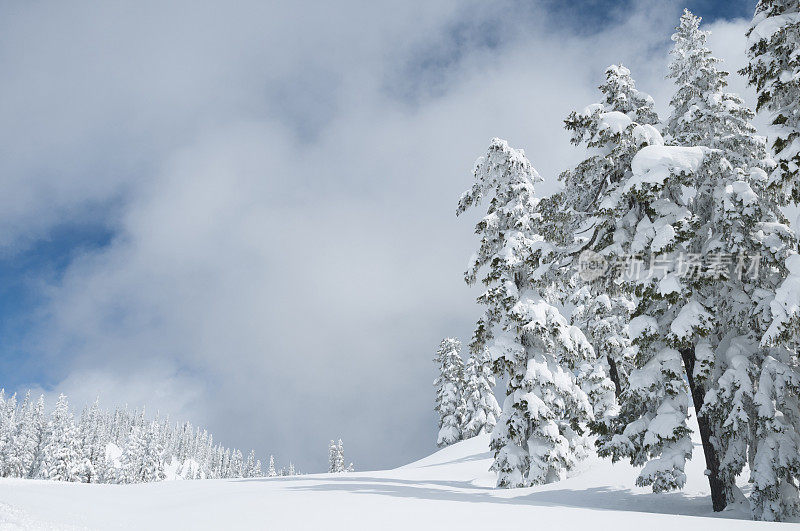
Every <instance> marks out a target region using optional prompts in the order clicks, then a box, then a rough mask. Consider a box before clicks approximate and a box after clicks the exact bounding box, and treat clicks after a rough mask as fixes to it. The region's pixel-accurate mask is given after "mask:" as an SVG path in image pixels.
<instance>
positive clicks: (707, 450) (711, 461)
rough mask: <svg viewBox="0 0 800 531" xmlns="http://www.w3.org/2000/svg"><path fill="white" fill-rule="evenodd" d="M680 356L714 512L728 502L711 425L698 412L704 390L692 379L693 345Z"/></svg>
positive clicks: (702, 400)
mask: <svg viewBox="0 0 800 531" xmlns="http://www.w3.org/2000/svg"><path fill="white" fill-rule="evenodd" d="M681 357H682V358H683V366H684V367H685V368H686V376H687V378H688V380H689V389H690V390H691V392H692V401H693V402H694V412H695V414H696V415H697V425H698V426H699V428H700V440H701V441H702V442H703V453H704V454H705V456H706V470H707V475H708V484H709V485H710V486H711V505H712V506H713V507H714V511H715V512H719V511H721V510H723V509H724V508H725V506H726V505H727V504H728V502H727V497H726V495H725V485H724V484H723V482H722V480H721V479H720V477H719V456H718V455H717V450H716V448H714V445H712V444H711V425H710V424H709V422H708V419H707V418H706V417H705V415H701V414H700V410H701V409H702V407H703V402H704V400H705V397H706V391H705V389H703V386H702V385H699V384H697V383H696V382H695V381H694V363H695V356H694V347H692V348H687V349H682V350H681Z"/></svg>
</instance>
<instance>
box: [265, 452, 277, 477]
mask: <svg viewBox="0 0 800 531" xmlns="http://www.w3.org/2000/svg"><path fill="white" fill-rule="evenodd" d="M277 475H278V474H277V472H275V458H274V457H273V456H271V455H270V456H269V468H268V469H267V477H268V478H274V477H275V476H277Z"/></svg>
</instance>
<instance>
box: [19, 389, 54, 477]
mask: <svg viewBox="0 0 800 531" xmlns="http://www.w3.org/2000/svg"><path fill="white" fill-rule="evenodd" d="M30 423H31V428H30V429H31V430H32V431H33V440H32V442H31V447H32V452H31V453H32V459H31V462H30V465H29V466H28V469H27V470H26V471H25V473H24V475H23V476H22V477H28V478H35V477H39V475H40V470H41V466H42V460H43V459H44V448H45V444H46V442H47V437H48V435H49V433H48V431H47V428H48V427H47V417H46V416H45V414H44V395H39V400H37V401H36V405H35V406H33V408H32V411H31V415H30Z"/></svg>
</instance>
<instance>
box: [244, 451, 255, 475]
mask: <svg viewBox="0 0 800 531" xmlns="http://www.w3.org/2000/svg"><path fill="white" fill-rule="evenodd" d="M255 466H256V451H255V450H250V453H249V454H247V460H246V461H245V462H244V465H242V472H243V473H242V477H245V478H255V477H258V476H257V475H256V474H255V473H254V470H253V469H254V468H255Z"/></svg>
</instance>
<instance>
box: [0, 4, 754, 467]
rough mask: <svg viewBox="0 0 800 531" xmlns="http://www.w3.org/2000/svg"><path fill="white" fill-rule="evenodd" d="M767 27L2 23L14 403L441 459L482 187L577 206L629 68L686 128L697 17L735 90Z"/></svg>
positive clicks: (90, 11) (206, 15)
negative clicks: (522, 170)
mask: <svg viewBox="0 0 800 531" xmlns="http://www.w3.org/2000/svg"><path fill="white" fill-rule="evenodd" d="M754 3H755V2H752V1H739V0H734V1H712V0H698V1H693V2H688V3H679V2H673V1H666V2H663V1H662V2H659V1H650V0H640V1H622V2H611V1H583V2H559V1H556V0H552V1H541V2H515V1H513V0H500V1H497V2H491V3H489V2H481V1H477V0H476V1H472V0H465V1H454V0H440V1H437V2H422V1H419V2H417V1H403V2H382V3H376V2H356V1H343V2H337V3H336V4H335V5H333V3H305V2H269V3H267V2H256V1H253V2H249V1H240V2H236V3H230V2H218V3H215V2H202V3H196V2H182V1H175V2H170V3H162V2H141V1H139V2H114V3H111V2H104V3H95V2H81V1H76V2H70V3H69V5H67V4H65V3H63V2H48V1H42V2H3V3H0V69H2V71H3V72H4V81H3V83H2V84H0V124H2V125H0V146H1V147H0V179H1V180H2V194H0V227H2V230H0V376H1V377H2V378H0V386H2V387H5V388H6V389H7V390H11V391H15V390H16V391H19V390H24V389H27V388H32V389H34V391H37V392H42V393H45V394H47V395H48V396H52V395H55V394H57V393H60V392H65V393H67V394H68V395H69V396H70V399H71V401H72V403H73V404H74V405H76V406H80V405H81V404H83V403H86V402H88V401H93V400H94V398H95V397H97V396H99V397H100V401H101V404H102V405H105V406H107V407H114V406H117V405H123V404H129V405H130V406H131V407H141V406H145V407H146V408H147V410H148V411H149V412H151V413H153V414H155V412H159V414H160V415H162V416H163V415H169V416H170V417H171V418H173V419H175V420H180V421H184V420H189V421H191V422H192V423H194V424H199V425H202V426H205V427H207V428H208V429H209V430H210V431H211V432H212V433H214V436H215V441H217V442H221V443H222V444H225V445H226V446H234V447H238V448H242V449H244V450H245V451H246V450H248V449H249V448H255V449H256V451H257V452H258V453H259V454H260V455H261V456H262V457H263V456H266V455H267V454H275V456H276V459H277V461H278V462H279V463H284V464H285V463H286V462H288V461H289V460H290V459H291V460H292V461H293V462H295V463H296V464H298V465H299V466H300V467H301V468H302V469H303V470H306V471H310V472H314V471H321V470H323V469H324V468H325V467H326V465H327V443H328V440H329V439H332V438H340V437H341V438H342V439H343V440H344V442H345V452H346V454H347V457H348V459H349V460H352V461H354V462H355V465H356V467H357V468H359V469H362V470H363V469H369V468H378V467H381V468H385V467H391V466H398V465H401V464H404V463H406V462H409V461H411V460H414V459H417V458H419V457H422V456H424V455H426V454H428V453H430V452H431V451H433V450H434V449H435V440H436V416H435V414H434V411H433V409H432V408H433V387H432V381H433V379H434V378H435V376H436V374H435V367H434V365H433V362H432V357H433V355H434V352H435V350H436V347H437V345H438V343H439V341H440V340H441V338H442V337H444V336H458V337H460V338H462V340H464V341H465V342H466V341H467V340H468V339H469V337H470V335H471V331H472V326H473V325H474V323H475V321H476V320H477V318H478V316H479V315H480V311H481V310H480V308H479V307H478V306H477V305H476V304H475V302H474V299H475V296H476V295H477V293H478V291H477V290H476V289H475V288H471V287H468V286H466V285H465V284H464V282H463V276H462V275H463V270H464V267H465V266H466V263H467V259H468V257H469V256H470V254H471V253H472V251H473V249H474V248H475V247H476V245H477V241H476V239H475V237H474V235H473V225H474V222H475V221H476V219H477V218H476V214H473V215H472V217H470V216H464V217H462V218H458V219H457V218H456V217H455V207H456V201H457V199H458V197H459V195H460V194H461V192H462V191H464V190H465V189H467V188H468V187H469V186H470V184H471V170H472V167H473V162H474V160H475V159H476V158H477V157H478V156H479V155H481V154H482V152H483V151H484V150H485V149H486V147H487V146H488V144H489V141H490V139H491V138H492V137H494V136H499V137H502V138H506V139H507V140H508V141H509V142H510V143H511V145H512V146H514V147H518V148H523V149H525V151H526V153H527V155H528V157H529V158H530V159H531V161H532V163H533V165H534V166H535V167H536V168H537V169H538V170H539V172H540V173H541V174H542V176H543V177H544V178H545V182H544V183H543V184H542V185H540V187H539V192H540V193H541V194H542V195H547V194H548V193H552V191H554V190H556V189H557V187H558V181H557V176H558V174H559V172H560V171H563V170H564V169H566V168H568V167H570V165H572V164H575V163H576V162H578V161H579V160H580V158H581V153H580V151H579V150H577V149H576V148H573V147H571V146H570V145H569V142H568V138H569V137H568V135H567V134H566V132H565V131H564V130H563V127H562V125H563V119H564V118H565V117H566V116H567V114H569V112H570V110H572V109H582V108H584V107H585V106H586V105H588V104H590V103H593V102H595V101H598V98H599V92H598V91H597V90H596V87H597V86H598V85H599V84H600V82H601V81H602V79H603V71H604V70H605V67H606V66H608V65H609V64H612V63H620V62H621V63H623V64H625V65H626V66H628V67H629V68H630V69H631V71H632V73H633V76H634V78H635V79H636V80H637V83H638V87H639V88H640V89H641V90H644V91H646V92H649V93H650V94H652V95H653V97H654V98H655V100H656V104H657V108H658V110H659V111H660V113H661V115H662V116H666V112H667V102H668V101H669V98H670V95H671V90H672V87H671V85H670V83H669V82H668V81H665V80H664V75H665V73H666V63H667V50H668V48H669V44H670V41H669V36H670V34H671V33H672V30H673V28H674V26H675V25H676V24H677V20H678V18H679V16H680V13H681V10H682V9H683V7H687V6H688V7H689V8H691V9H693V10H695V12H696V14H698V15H701V16H703V17H704V23H705V25H706V29H710V30H711V31H712V32H713V33H712V37H711V39H710V45H711V47H712V49H713V50H714V52H715V53H716V54H717V55H718V56H720V57H722V58H723V59H724V60H725V65H726V67H727V68H728V69H729V70H730V71H731V72H734V73H735V71H736V70H738V68H740V67H741V66H742V65H743V63H744V59H745V58H744V48H745V39H744V35H743V34H744V31H745V29H746V27H747V23H748V20H747V19H748V18H749V17H750V15H751V13H752V10H753V8H754ZM730 87H731V90H733V91H737V92H740V93H741V94H742V95H743V96H744V97H745V99H746V101H750V102H752V99H753V95H752V93H751V92H750V90H749V89H748V87H746V85H745V83H744V80H743V79H742V78H741V77H740V76H738V75H736V74H733V75H732V76H731V83H730Z"/></svg>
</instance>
